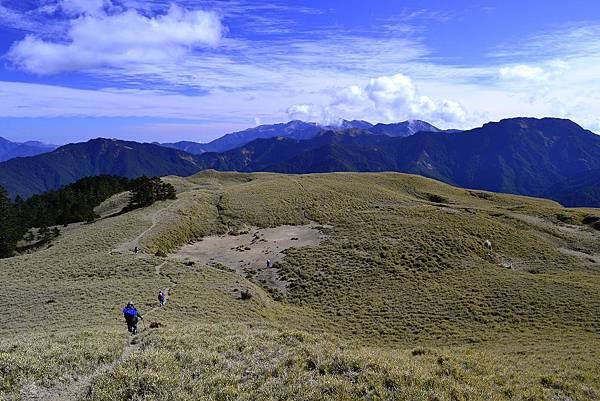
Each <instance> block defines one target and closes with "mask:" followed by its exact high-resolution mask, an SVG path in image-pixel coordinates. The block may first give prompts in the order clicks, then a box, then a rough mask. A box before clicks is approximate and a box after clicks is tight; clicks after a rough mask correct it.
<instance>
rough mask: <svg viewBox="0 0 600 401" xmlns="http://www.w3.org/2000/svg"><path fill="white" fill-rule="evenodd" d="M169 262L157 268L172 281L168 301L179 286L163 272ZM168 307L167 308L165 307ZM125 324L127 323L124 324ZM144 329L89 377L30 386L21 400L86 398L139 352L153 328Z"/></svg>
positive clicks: (40, 400) (24, 391)
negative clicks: (96, 384) (94, 386)
mask: <svg viewBox="0 0 600 401" xmlns="http://www.w3.org/2000/svg"><path fill="white" fill-rule="evenodd" d="M165 264H167V261H165V262H162V263H160V264H158V265H157V266H156V267H155V273H156V274H158V275H161V276H165V277H168V278H169V280H170V281H171V284H172V285H171V287H166V288H164V289H163V291H164V293H165V296H166V300H167V301H168V300H169V299H170V297H171V289H172V288H174V287H175V286H176V285H177V282H176V281H175V280H174V279H173V278H172V277H171V276H170V275H169V274H167V273H164V272H163V271H162V268H163V267H164V265H165ZM165 307H166V306H165ZM159 309H161V307H160V306H156V307H154V308H152V309H150V310H148V312H146V313H145V314H144V316H145V317H146V318H147V317H148V316H150V315H151V314H152V313H154V312H156V311H157V310H159ZM123 324H125V323H123ZM141 325H142V327H143V329H142V330H141V332H139V333H138V334H137V335H135V336H131V337H127V339H126V340H125V342H124V345H123V351H122V352H121V355H119V357H118V358H117V359H116V360H115V361H113V362H112V363H109V364H105V365H102V366H100V367H99V368H97V369H96V370H94V371H93V372H91V373H89V374H87V375H74V376H73V377H72V378H71V379H70V380H69V381H68V382H66V383H59V384H57V385H56V386H54V387H50V388H47V387H40V386H37V385H35V384H30V385H27V386H25V387H23V389H22V390H21V399H22V400H23V401H79V400H83V399H85V398H86V396H87V395H88V394H89V392H90V389H91V387H92V384H93V382H94V380H96V379H97V378H99V377H101V376H102V375H104V374H107V373H110V372H112V371H114V370H115V369H116V368H117V367H118V366H119V365H121V364H122V363H123V362H125V361H126V360H127V359H129V357H130V356H131V355H133V354H134V353H135V352H136V351H138V350H139V349H140V348H141V346H142V340H143V339H144V337H145V336H146V335H148V334H149V333H150V332H151V330H152V329H151V328H149V327H146V324H145V323H141Z"/></svg>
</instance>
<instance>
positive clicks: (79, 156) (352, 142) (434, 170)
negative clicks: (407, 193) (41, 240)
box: [0, 118, 600, 207]
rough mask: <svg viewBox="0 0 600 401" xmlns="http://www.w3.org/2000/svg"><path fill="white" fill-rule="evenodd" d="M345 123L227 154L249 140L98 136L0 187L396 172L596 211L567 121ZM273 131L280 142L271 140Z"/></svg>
mask: <svg viewBox="0 0 600 401" xmlns="http://www.w3.org/2000/svg"><path fill="white" fill-rule="evenodd" d="M346 123H347V125H346V126H344V125H343V124H342V125H341V126H338V127H327V128H323V127H319V126H317V125H316V124H312V123H304V122H301V121H291V122H289V123H287V124H276V125H273V126H263V127H256V128H252V129H250V130H246V131H241V132H239V133H234V134H229V135H226V136H225V137H223V138H220V139H219V140H217V141H220V142H216V141H213V142H215V143H218V144H219V145H218V146H223V147H224V148H227V147H229V146H234V145H233V144H234V143H243V142H244V141H246V140H248V139H250V138H254V139H253V140H250V141H249V142H247V143H244V144H243V145H240V146H238V147H235V148H233V149H229V150H226V151H221V152H208V151H206V149H203V150H204V151H203V152H201V154H192V153H187V152H184V151H181V150H177V149H172V148H167V147H165V146H159V145H156V144H140V143H136V142H125V141H119V140H108V139H96V140H92V141H89V142H86V143H80V144H71V145H67V146H64V147H61V148H59V149H57V150H55V151H54V152H51V153H47V154H44V155H39V156H35V157H30V158H21V159H13V160H10V161H7V162H3V163H0V185H2V186H4V187H6V188H7V190H8V191H9V193H10V194H11V195H13V196H14V195H16V194H19V195H21V196H29V195H31V194H34V193H38V192H42V191H44V190H48V189H53V188H57V187H59V186H61V185H65V184H68V183H69V182H73V181H75V180H76V179H78V178H81V177H84V176H87V175H96V174H116V175H123V176H126V177H135V176H139V175H166V174H177V175H187V174H192V173H194V172H196V171H199V170H203V169H215V170H231V171H232V170H236V171H244V172H252V171H270V172H282V173H315V172H333V171H399V172H405V173H414V174H420V175H423V176H427V177H431V178H435V179H438V180H440V181H444V182H446V183H450V184H453V185H456V186H460V187H465V188H473V189H483V190H489V191H496V192H506V193H513V194H521V195H529V196H543V197H549V198H552V199H555V200H558V201H560V202H562V203H563V204H565V205H567V206H596V207H598V206H600V190H599V187H600V136H598V135H596V134H594V133H592V132H591V131H588V130H585V129H583V128H582V127H580V126H579V125H577V124H576V123H574V122H572V121H570V120H564V119H556V118H543V119H535V118H511V119H506V120H501V121H499V122H491V123H487V124H485V125H483V126H482V127H480V128H475V129H472V130H468V131H456V130H450V131H441V130H439V129H437V128H436V127H433V126H431V125H430V124H428V123H425V122H416V121H412V122H411V121H409V122H403V123H398V124H377V125H371V124H369V123H367V122H359V121H352V122H346ZM278 132H279V133H281V132H283V133H284V135H277V136H271V135H273V133H278ZM193 144H194V143H188V148H187V150H188V151H190V152H192V151H193V149H192V148H190V147H189V146H192V147H193ZM171 145H173V144H171ZM213 146H217V145H213ZM194 153H196V152H194Z"/></svg>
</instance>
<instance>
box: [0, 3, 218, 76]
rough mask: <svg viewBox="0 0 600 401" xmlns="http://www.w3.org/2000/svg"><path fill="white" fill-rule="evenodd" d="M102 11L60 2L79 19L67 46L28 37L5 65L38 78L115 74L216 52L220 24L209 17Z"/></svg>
mask: <svg viewBox="0 0 600 401" xmlns="http://www.w3.org/2000/svg"><path fill="white" fill-rule="evenodd" d="M105 5H106V3H105V2H103V1H94V0H68V1H64V2H63V3H62V7H68V8H67V9H68V10H71V11H73V12H77V13H83V14H82V15H80V16H79V17H78V18H76V19H74V20H72V22H71V25H70V28H69V31H68V35H67V36H68V40H67V41H66V42H51V41H46V40H44V39H41V38H39V37H36V36H34V35H28V36H26V37H25V39H23V40H21V41H19V42H17V43H15V44H14V45H13V46H12V48H11V49H10V51H9V53H8V55H7V56H8V58H9V60H11V61H12V62H13V64H14V65H16V66H18V67H19V68H21V69H23V70H26V71H29V72H32V73H36V74H40V75H44V74H56V73H60V72H64V71H74V70H88V69H93V68H97V67H117V68H119V67H124V66H127V65H131V64H154V63H164V62H170V61H173V60H176V59H179V58H181V57H183V56H184V55H186V54H188V53H189V52H190V51H191V49H193V48H197V47H205V46H208V47H213V46H216V45H217V44H218V43H219V41H220V39H221V37H222V33H223V27H222V25H221V21H220V18H219V16H218V15H217V14H215V13H213V12H207V11H202V10H195V11H188V10H185V9H183V8H180V7H178V6H176V5H172V6H171V7H170V8H169V10H168V12H167V13H166V14H164V15H157V16H155V17H147V16H144V15H141V14H140V13H138V12H137V11H136V10H132V9H130V10H127V11H124V12H122V13H119V14H115V15H107V14H105V13H103V12H101V10H102V7H104V6H105ZM69 7H70V8H69ZM98 13H100V14H98Z"/></svg>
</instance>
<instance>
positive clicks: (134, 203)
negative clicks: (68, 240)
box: [0, 175, 176, 257]
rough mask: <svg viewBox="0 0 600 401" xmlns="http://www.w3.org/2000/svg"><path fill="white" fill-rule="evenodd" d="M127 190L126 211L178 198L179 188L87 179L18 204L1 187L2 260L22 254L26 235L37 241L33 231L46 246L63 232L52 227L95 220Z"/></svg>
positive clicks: (157, 182) (150, 181) (153, 181)
mask: <svg viewBox="0 0 600 401" xmlns="http://www.w3.org/2000/svg"><path fill="white" fill-rule="evenodd" d="M124 191H130V192H131V195H130V200H129V203H128V205H127V207H126V208H125V209H123V212H126V211H129V210H133V209H137V208H140V207H146V206H149V205H151V204H153V203H154V202H156V201H159V200H165V199H174V198H175V196H176V195H175V188H173V186H172V185H171V184H168V183H165V182H163V181H162V180H161V179H160V178H159V177H153V178H149V177H139V178H136V179H133V180H129V179H127V178H124V177H117V176H112V175H100V176H95V177H85V178H82V179H80V180H78V181H76V182H74V183H72V184H69V185H67V186H65V187H63V188H60V189H58V190H54V191H48V192H45V193H43V194H40V195H34V196H32V197H30V198H28V199H26V200H24V199H22V198H20V197H18V196H17V197H16V199H15V200H14V201H11V199H10V197H9V196H8V193H7V192H6V190H5V189H4V188H3V187H1V186H0V257H10V256H12V255H13V254H14V253H15V251H18V249H17V244H18V242H19V240H21V239H23V238H24V237H25V236H26V235H27V238H26V239H27V240H28V241H33V240H34V239H35V236H34V235H33V234H32V233H31V232H30V233H28V231H29V229H30V228H33V227H36V228H39V230H38V240H39V242H40V243H46V242H49V241H50V240H51V239H53V238H55V237H57V236H58V235H59V233H60V229H59V228H58V227H55V228H54V229H52V230H50V229H48V227H51V226H62V225H67V224H71V223H77V222H82V221H88V222H89V221H93V220H94V219H96V218H98V217H99V216H98V215H96V213H94V208H95V207H96V206H98V205H99V204H100V203H102V202H103V201H104V200H106V199H108V198H109V197H111V196H112V195H115V194H117V193H120V192H124Z"/></svg>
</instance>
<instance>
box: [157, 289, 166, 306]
mask: <svg viewBox="0 0 600 401" xmlns="http://www.w3.org/2000/svg"><path fill="white" fill-rule="evenodd" d="M158 303H159V304H160V307H161V308H162V307H163V306H165V293H164V292H163V291H162V290H161V291H160V292H159V293H158Z"/></svg>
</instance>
